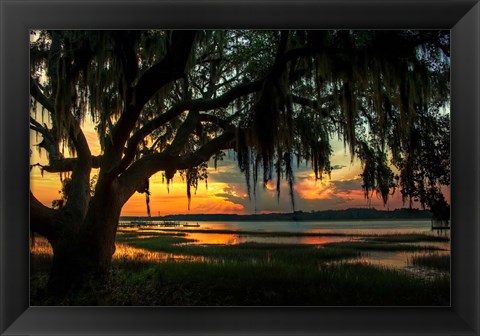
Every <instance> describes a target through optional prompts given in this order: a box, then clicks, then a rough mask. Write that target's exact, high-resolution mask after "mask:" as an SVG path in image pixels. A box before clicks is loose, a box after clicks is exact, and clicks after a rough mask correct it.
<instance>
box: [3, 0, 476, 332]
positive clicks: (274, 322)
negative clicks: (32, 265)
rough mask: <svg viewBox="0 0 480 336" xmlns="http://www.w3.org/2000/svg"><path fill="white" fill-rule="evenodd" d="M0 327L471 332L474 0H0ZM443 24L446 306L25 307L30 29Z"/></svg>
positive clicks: (473, 319) (473, 287)
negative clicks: (447, 116)
mask: <svg viewBox="0 0 480 336" xmlns="http://www.w3.org/2000/svg"><path fill="white" fill-rule="evenodd" d="M0 24H1V28H0V33H1V40H0V42H1V45H0V53H1V57H0V62H1V63H0V94H1V96H0V145H1V147H0V253H1V255H0V257H1V259H0V261H1V263H0V332H1V334H2V335H40V334H41V335H59V334H60V335H69V334H72V335H73V334H75V335H93V334H95V335H123V334H128V335H140V334H142V335H147V334H149V335H150V334H155V335H167V334H168V335H176V334H182V335H207V334H208V335H224V334H225V335H229V334H232V335H257V334H258V335H267V334H269V335H277V334H278V335H304V334H315V335H354V334H355V335H357V334H358V335H375V334H378V335H393V334H395V335H403V334H405V335H479V330H480V328H479V323H480V322H479V321H480V319H479V316H480V314H479V304H480V289H479V283H480V279H479V269H480V263H479V261H480V258H479V251H480V250H479V245H480V235H479V232H480V230H479V209H480V206H479V205H480V202H479V191H480V188H479V186H480V184H479V176H480V173H479V172H480V169H479V168H480V160H479V159H480V155H479V150H480V146H479V144H480V129H479V128H480V127H479V126H480V123H479V121H480V117H479V116H480V101H479V96H480V4H479V2H478V1H473V0H461V1H453V0H442V1H440V0H420V1H410V0H408V1H398V0H393V1H392V0H388V1H387V0H384V1H375V0H357V1H354V0H337V1H333V0H330V1H318V0H317V1H305V0H301V1H291V0H283V1H274V0H271V1H268V0H257V1H249V0H244V1H238V0H227V1H225V0H224V1H218V0H206V1H201V0H197V1H191V0H188V1H184V0H177V1H155V0H146V1H145V0H143V1H134V0H120V1H114V0H110V1H109V0H103V1H71V0H64V1H57V0H53V1H46V0H38V1H35V0H31V1H24V0H15V1H14V0H0ZM36 28H49V29H66V28H69V29H143V28H164V29H165V28H182V29H200V28H211V29H218V28H255V29H268V28H312V29H313V28H319V29H325V28H351V29H395V28H396V29H407V28H412V29H413V28H414V29H451V32H452V39H451V40H452V44H451V47H452V56H451V61H452V77H451V85H452V103H451V111H452V129H451V132H452V187H451V197H452V202H451V204H452V226H453V229H452V282H451V286H452V287H451V288H452V291H451V294H452V304H451V307H436V308H434V307H432V308H426V307H422V308H413V307H410V308H379V307H372V308H368V307H361V308H355V307H337V308H332V307H319V308H313V307H276V308H263V307H244V308H240V307H231V308H228V307H225V308H213V307H209V308H207V307H198V308H193V307H177V308H172V307H30V306H29V278H28V275H29V253H28V251H29V246H28V244H29V240H28V237H29V229H28V223H29V168H28V167H29V130H28V124H29V123H28V92H29V86H28V85H29V81H28V78H29V76H28V68H29V67H28V61H29V60H28V57H29V56H28V38H29V30H30V29H36Z"/></svg>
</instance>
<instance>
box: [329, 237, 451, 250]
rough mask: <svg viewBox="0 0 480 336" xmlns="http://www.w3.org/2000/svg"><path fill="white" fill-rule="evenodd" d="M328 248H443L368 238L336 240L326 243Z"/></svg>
mask: <svg viewBox="0 0 480 336" xmlns="http://www.w3.org/2000/svg"><path fill="white" fill-rule="evenodd" d="M324 246H325V247H327V248H332V247H334V248H339V249H349V250H356V251H390V252H400V251H438V250H442V249H441V248H439V247H436V246H424V245H409V244H404V243H390V242H386V241H374V240H370V241H369V240H367V241H362V242H334V243H328V244H325V245H324Z"/></svg>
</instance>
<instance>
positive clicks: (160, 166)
mask: <svg viewBox="0 0 480 336" xmlns="http://www.w3.org/2000/svg"><path fill="white" fill-rule="evenodd" d="M234 139H235V130H234V129H229V130H227V131H226V132H225V133H223V134H222V135H220V136H218V137H217V138H215V139H212V140H210V141H209V142H208V143H206V144H205V145H203V146H202V147H200V148H199V149H198V150H196V151H195V152H193V153H190V154H186V155H183V156H175V155H169V154H167V153H164V152H163V153H153V154H150V155H146V156H144V157H142V158H141V159H139V160H137V161H135V162H134V163H133V164H132V165H131V166H130V167H129V168H128V169H127V170H126V171H125V172H124V173H123V174H122V175H121V176H120V177H119V184H120V186H121V189H122V192H121V196H122V197H123V199H122V202H126V201H127V200H128V199H129V198H130V197H131V196H132V195H133V194H134V193H135V191H136V190H138V189H139V187H141V186H142V185H143V183H145V179H147V178H149V177H150V176H152V175H153V174H155V173H157V172H159V171H162V170H163V171H165V172H166V175H167V177H168V176H170V177H173V174H174V173H175V171H177V170H181V169H187V168H190V167H194V166H198V165H199V164H200V163H202V162H205V161H208V160H209V159H210V157H211V156H212V155H214V154H215V153H217V152H218V151H220V150H223V149H229V148H233V147H234Z"/></svg>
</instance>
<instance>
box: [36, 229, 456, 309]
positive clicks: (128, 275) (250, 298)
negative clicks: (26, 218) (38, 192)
mask: <svg viewBox="0 0 480 336" xmlns="http://www.w3.org/2000/svg"><path fill="white" fill-rule="evenodd" d="M122 231H123V230H122ZM145 231H146V230H142V231H137V232H136V233H135V232H133V231H125V232H121V233H119V235H117V244H116V252H115V254H114V258H113V262H112V267H111V270H110V274H109V277H108V279H107V281H106V282H102V283H94V282H91V283H88V284H87V285H86V286H85V288H84V289H80V290H77V291H75V292H73V293H69V294H68V295H66V296H65V297H63V298H61V299H59V298H52V297H50V296H49V295H48V293H47V292H46V290H45V288H46V283H47V280H48V269H49V267H50V266H49V265H50V263H51V250H50V252H49V250H48V248H49V247H48V243H46V241H45V240H43V242H42V239H38V240H37V242H36V245H35V247H34V248H33V249H32V259H31V260H32V263H31V305H94V306H117V305H118V306H125V305H126V306H128V305H133V306H151V305H159V306H198V305H200V306H237V305H238V306H244V305H246V306H252V305H253V306H257V305H258V306H272V305H273V306H284V305H287V306H288V305H292V306H296V305H301V306H309V305H311V306H345V305H347V306H359V305H360V306H369V305H378V306H385V305H392V306H397V305H414V306H415V305H426V306H430V305H448V304H449V293H450V280H449V277H447V276H445V275H438V276H435V277H434V278H432V279H422V278H418V277H415V276H413V275H411V274H407V273H405V272H401V271H399V270H391V269H386V268H381V267H378V266H374V265H367V264H359V263H346V262H345V263H344V262H342V261H341V260H343V259H351V258H356V257H359V256H360V255H361V252H360V250H361V249H359V248H358V245H356V244H354V245H350V246H348V245H346V244H341V245H338V246H336V245H335V244H328V245H326V246H325V247H317V246H315V245H296V244H263V243H243V244H239V245H206V246H204V245H185V244H183V243H185V242H186V241H188V239H187V238H185V236H183V235H177V234H175V235H170V234H164V233H160V234H157V233H156V232H153V233H152V232H145ZM139 237H140V238H139ZM37 244H38V245H37ZM378 244H381V243H378ZM382 244H386V243H382ZM335 260H337V262H334V263H332V262H331V261H335Z"/></svg>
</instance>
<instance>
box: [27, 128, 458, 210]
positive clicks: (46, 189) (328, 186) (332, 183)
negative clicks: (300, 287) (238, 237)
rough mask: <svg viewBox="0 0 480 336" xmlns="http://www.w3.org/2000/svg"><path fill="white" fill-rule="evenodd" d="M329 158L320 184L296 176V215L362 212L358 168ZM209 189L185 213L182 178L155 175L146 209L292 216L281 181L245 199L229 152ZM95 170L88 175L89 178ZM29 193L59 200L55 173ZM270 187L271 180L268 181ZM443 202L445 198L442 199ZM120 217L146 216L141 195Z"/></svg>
mask: <svg viewBox="0 0 480 336" xmlns="http://www.w3.org/2000/svg"><path fill="white" fill-rule="evenodd" d="M84 129H85V134H86V136H87V139H88V141H89V143H90V148H91V151H92V154H94V155H97V154H99V153H100V147H99V144H98V141H97V135H96V133H95V131H94V130H93V127H92V125H91V124H89V123H87V124H85V127H84ZM40 141H41V137H38V138H37V137H36V136H35V134H34V132H32V133H31V144H32V156H31V162H32V163H37V162H40V163H42V164H47V158H46V153H45V152H42V153H41V154H40V155H39V153H38V150H37V148H38V147H36V146H34V145H35V144H38V143H39V142H40ZM332 147H333V150H334V153H333V155H332V157H331V164H332V166H333V167H334V169H333V170H332V174H331V179H329V178H328V176H326V177H325V178H324V179H323V180H317V181H315V177H314V174H313V172H312V169H311V167H310V166H309V165H305V163H303V164H301V165H300V167H299V168H296V172H295V186H294V195H295V210H302V211H312V210H327V209H345V208H351V207H367V206H369V202H368V201H367V200H366V199H365V197H364V194H363V190H362V189H361V184H362V180H361V177H360V176H359V174H360V173H361V166H360V163H359V162H358V161H354V162H353V163H351V161H350V154H349V153H348V150H345V149H344V146H343V142H340V141H332ZM209 167H211V168H210V169H209V179H208V187H206V186H205V184H204V183H199V186H198V190H197V192H196V194H193V195H192V200H191V205H190V210H189V209H188V199H187V196H186V195H187V193H186V184H185V182H184V181H182V178H181V177H180V176H179V174H178V173H177V175H176V176H175V178H174V180H173V183H171V184H170V185H169V186H167V184H166V183H164V182H163V181H162V173H161V172H159V173H157V174H156V175H154V176H152V177H151V179H150V191H151V199H150V208H151V214H152V216H158V215H160V216H164V215H170V214H197V213H202V214H205V213H225V214H251V213H269V212H291V211H292V210H293V209H292V205H291V200H290V196H289V192H288V186H287V183H286V182H284V181H282V185H281V196H280V199H279V200H278V199H277V195H276V191H275V187H274V185H271V186H270V185H269V186H267V188H263V185H260V184H259V185H258V186H257V193H256V197H253V194H252V195H251V196H252V197H251V199H250V198H249V197H248V193H247V187H246V183H245V176H244V175H243V174H242V173H240V171H239V169H238V168H237V163H236V162H235V157H234V153H233V152H229V153H227V155H226V156H225V158H224V160H223V161H219V162H218V167H217V169H216V170H215V169H214V168H213V163H212V162H210V163H209ZM96 173H97V170H94V171H93V172H92V176H93V175H94V174H96ZM30 183H31V189H32V192H33V193H34V195H35V196H36V197H37V198H38V199H39V200H40V201H41V202H42V203H43V204H45V205H47V206H51V204H52V201H53V200H55V199H59V198H60V193H59V190H60V189H61V182H60V176H59V174H50V173H44V175H43V176H42V175H41V173H40V169H39V168H38V167H35V168H33V170H32V171H31V178H30ZM272 184H275V181H272ZM446 197H447V200H449V199H450V197H449V195H446ZM370 205H371V206H373V207H375V208H377V209H384V210H387V209H390V210H393V209H396V208H400V207H403V206H404V205H403V203H402V200H401V196H400V193H399V192H398V191H397V192H396V193H395V194H394V195H393V196H392V198H391V199H390V201H389V203H388V204H387V206H385V207H384V206H383V203H382V201H381V198H379V197H377V196H376V195H374V196H373V198H372V199H371V204H370ZM122 215H123V216H146V215H147V210H146V205H145V194H139V193H136V194H135V195H134V196H133V197H132V198H131V199H130V200H129V201H128V202H127V203H126V204H125V206H124V207H123V210H122Z"/></svg>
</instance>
